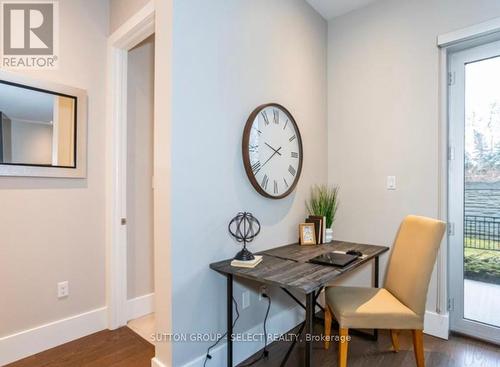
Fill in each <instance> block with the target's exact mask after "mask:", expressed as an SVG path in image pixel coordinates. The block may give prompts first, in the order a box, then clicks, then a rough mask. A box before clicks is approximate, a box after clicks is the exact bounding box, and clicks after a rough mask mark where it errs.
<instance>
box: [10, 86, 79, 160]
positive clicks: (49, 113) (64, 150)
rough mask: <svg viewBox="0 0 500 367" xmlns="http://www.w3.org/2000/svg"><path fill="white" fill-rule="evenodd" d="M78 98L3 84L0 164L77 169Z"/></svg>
mask: <svg viewBox="0 0 500 367" xmlns="http://www.w3.org/2000/svg"><path fill="white" fill-rule="evenodd" d="M76 109H77V97H74V96H70V95H65V94H62V93H56V92H51V91H46V90H43V89H38V88H34V87H28V86H24V85H19V84H16V83H12V82H8V81H2V80H0V121H1V123H0V164H2V165H21V166H48V167H65V168H76V154H77V149H76V143H77V129H76V124H77V113H76Z"/></svg>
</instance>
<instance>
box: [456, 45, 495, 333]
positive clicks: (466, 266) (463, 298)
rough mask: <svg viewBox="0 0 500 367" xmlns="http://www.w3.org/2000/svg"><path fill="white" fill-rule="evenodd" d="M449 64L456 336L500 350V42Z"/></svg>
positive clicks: (466, 53)
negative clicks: (476, 340) (487, 344)
mask: <svg viewBox="0 0 500 367" xmlns="http://www.w3.org/2000/svg"><path fill="white" fill-rule="evenodd" d="M449 60H450V64H449V71H450V73H449V133H450V137H449V143H450V154H449V158H450V161H449V190H448V191H449V203H450V204H449V218H450V227H449V229H450V236H449V244H450V266H449V269H450V276H449V279H450V300H449V308H450V315H451V329H452V330H455V331H458V332H461V333H464V334H467V335H471V336H474V337H477V338H481V339H485V340H488V341H491V342H495V343H500V313H499V312H498V305H499V304H500V42H492V43H488V44H484V45H481V46H477V47H474V48H469V49H466V50H462V51H459V52H456V53H453V54H451V55H450V59H449Z"/></svg>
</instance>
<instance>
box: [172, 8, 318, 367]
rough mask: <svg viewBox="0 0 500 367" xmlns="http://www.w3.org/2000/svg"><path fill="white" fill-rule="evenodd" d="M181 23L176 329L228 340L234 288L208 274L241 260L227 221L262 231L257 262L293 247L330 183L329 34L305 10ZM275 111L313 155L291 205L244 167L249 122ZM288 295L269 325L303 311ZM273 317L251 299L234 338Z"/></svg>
mask: <svg viewBox="0 0 500 367" xmlns="http://www.w3.org/2000/svg"><path fill="white" fill-rule="evenodd" d="M173 17H174V19H175V22H174V38H173V44H174V48H173V91H174V94H173V134H172V136H173V140H172V193H173V195H172V260H171V264H172V274H173V293H172V297H173V314H172V319H173V328H174V332H187V333H196V332H201V333H203V332H207V333H214V332H219V331H220V332H224V330H225V326H226V322H225V307H226V306H225V299H226V287H225V286H226V281H225V278H224V277H222V276H221V275H219V274H217V273H215V272H214V271H211V270H209V267H208V266H209V264H210V263H211V262H215V261H217V260H220V259H224V258H228V257H232V256H234V255H235V253H236V252H237V251H238V249H239V246H238V245H236V244H235V242H234V241H233V240H232V239H231V238H230V236H229V235H228V233H227V224H228V222H229V220H230V219H231V218H232V217H233V216H234V215H236V214H237V212H239V211H242V210H246V211H250V212H252V213H253V214H254V215H255V216H256V217H257V218H258V219H259V220H260V221H261V223H262V233H261V235H260V236H259V237H258V238H257V240H256V241H255V243H252V244H251V245H250V250H252V251H257V250H262V249H265V248H270V247H275V246H278V245H282V244H287V243H292V242H294V241H296V239H297V230H298V224H299V223H301V222H302V221H303V220H304V217H305V216H306V209H305V201H306V198H307V197H308V195H309V190H310V188H311V185H313V184H316V183H324V182H326V179H327V173H326V154H327V150H326V135H325V131H326V42H327V41H326V36H327V27H326V22H325V21H324V20H323V19H322V18H321V17H320V16H319V15H318V14H317V13H316V12H315V11H314V10H313V9H312V8H311V7H310V6H309V5H308V4H307V3H306V2H305V1H303V0H275V1H267V0H252V1H244V0H234V1H224V0H212V1H204V0H183V1H176V2H174V12H173ZM271 101H273V102H279V103H281V104H283V105H284V106H285V107H287V108H288V109H289V110H290V111H291V113H292V114H293V115H294V117H295V118H296V120H297V123H298V125H299V128H300V131H301V133H302V139H303V143H304V168H303V172H302V177H301V179H300V182H299V185H298V187H297V189H296V191H295V192H294V193H293V194H292V195H291V196H289V197H288V198H286V199H283V200H269V199H266V198H264V197H262V196H260V195H259V194H258V193H257V192H256V191H255V190H254V189H253V188H252V186H251V184H250V182H249V181H248V178H247V177H246V174H245V171H244V168H243V163H242V156H241V139H242V134H243V128H244V125H245V122H246V120H247V118H248V116H249V115H250V113H251V112H252V110H253V109H254V108H255V107H257V106H258V105H260V104H262V103H266V102H271ZM245 284H246V286H247V287H253V288H254V289H256V288H257V287H256V286H255V285H253V284H249V283H245ZM241 290H242V286H241V285H237V286H236V290H235V297H236V299H237V301H238V302H239V303H240V305H241ZM282 293H283V292H280V291H279V290H275V291H273V292H272V296H273V306H272V311H271V313H272V315H275V314H277V313H279V312H280V311H282V310H283V309H285V308H288V307H291V306H293V305H294V304H293V303H292V302H290V301H289V299H288V298H287V297H285V296H283V295H282ZM264 313H265V303H264V302H261V303H260V304H259V302H258V299H257V295H256V293H254V294H253V295H252V299H251V306H250V308H248V309H246V310H244V311H242V312H241V318H240V320H239V321H238V325H237V326H236V330H237V331H244V330H247V329H249V328H250V327H252V326H255V325H257V324H258V323H260V322H262V320H263V315H264ZM209 344H210V343H176V344H174V363H173V365H175V366H181V365H183V364H184V363H186V362H188V361H190V360H192V359H194V358H196V357H200V356H203V355H204V354H205V352H206V348H207V347H208V345H209ZM214 363H217V362H213V363H212V364H214Z"/></svg>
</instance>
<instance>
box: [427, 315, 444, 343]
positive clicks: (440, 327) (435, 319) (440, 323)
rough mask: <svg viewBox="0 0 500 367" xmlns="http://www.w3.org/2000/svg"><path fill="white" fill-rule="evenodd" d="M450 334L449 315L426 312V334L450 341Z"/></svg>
mask: <svg viewBox="0 0 500 367" xmlns="http://www.w3.org/2000/svg"><path fill="white" fill-rule="evenodd" d="M449 332H450V319H449V315H448V314H444V315H442V314H438V313H435V312H430V311H426V312H425V319H424V333H426V334H429V335H432V336H436V337H438V338H441V339H446V340H448V337H449Z"/></svg>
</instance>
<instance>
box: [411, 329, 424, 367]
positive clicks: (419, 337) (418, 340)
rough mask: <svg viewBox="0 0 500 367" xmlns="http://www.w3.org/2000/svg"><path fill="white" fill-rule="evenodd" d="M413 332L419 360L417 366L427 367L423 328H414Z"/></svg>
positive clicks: (416, 354) (416, 355)
mask: <svg viewBox="0 0 500 367" xmlns="http://www.w3.org/2000/svg"><path fill="white" fill-rule="evenodd" d="M412 334H413V350H414V352H415V359H416V360H417V367H425V360H424V333H423V331H422V330H412Z"/></svg>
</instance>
